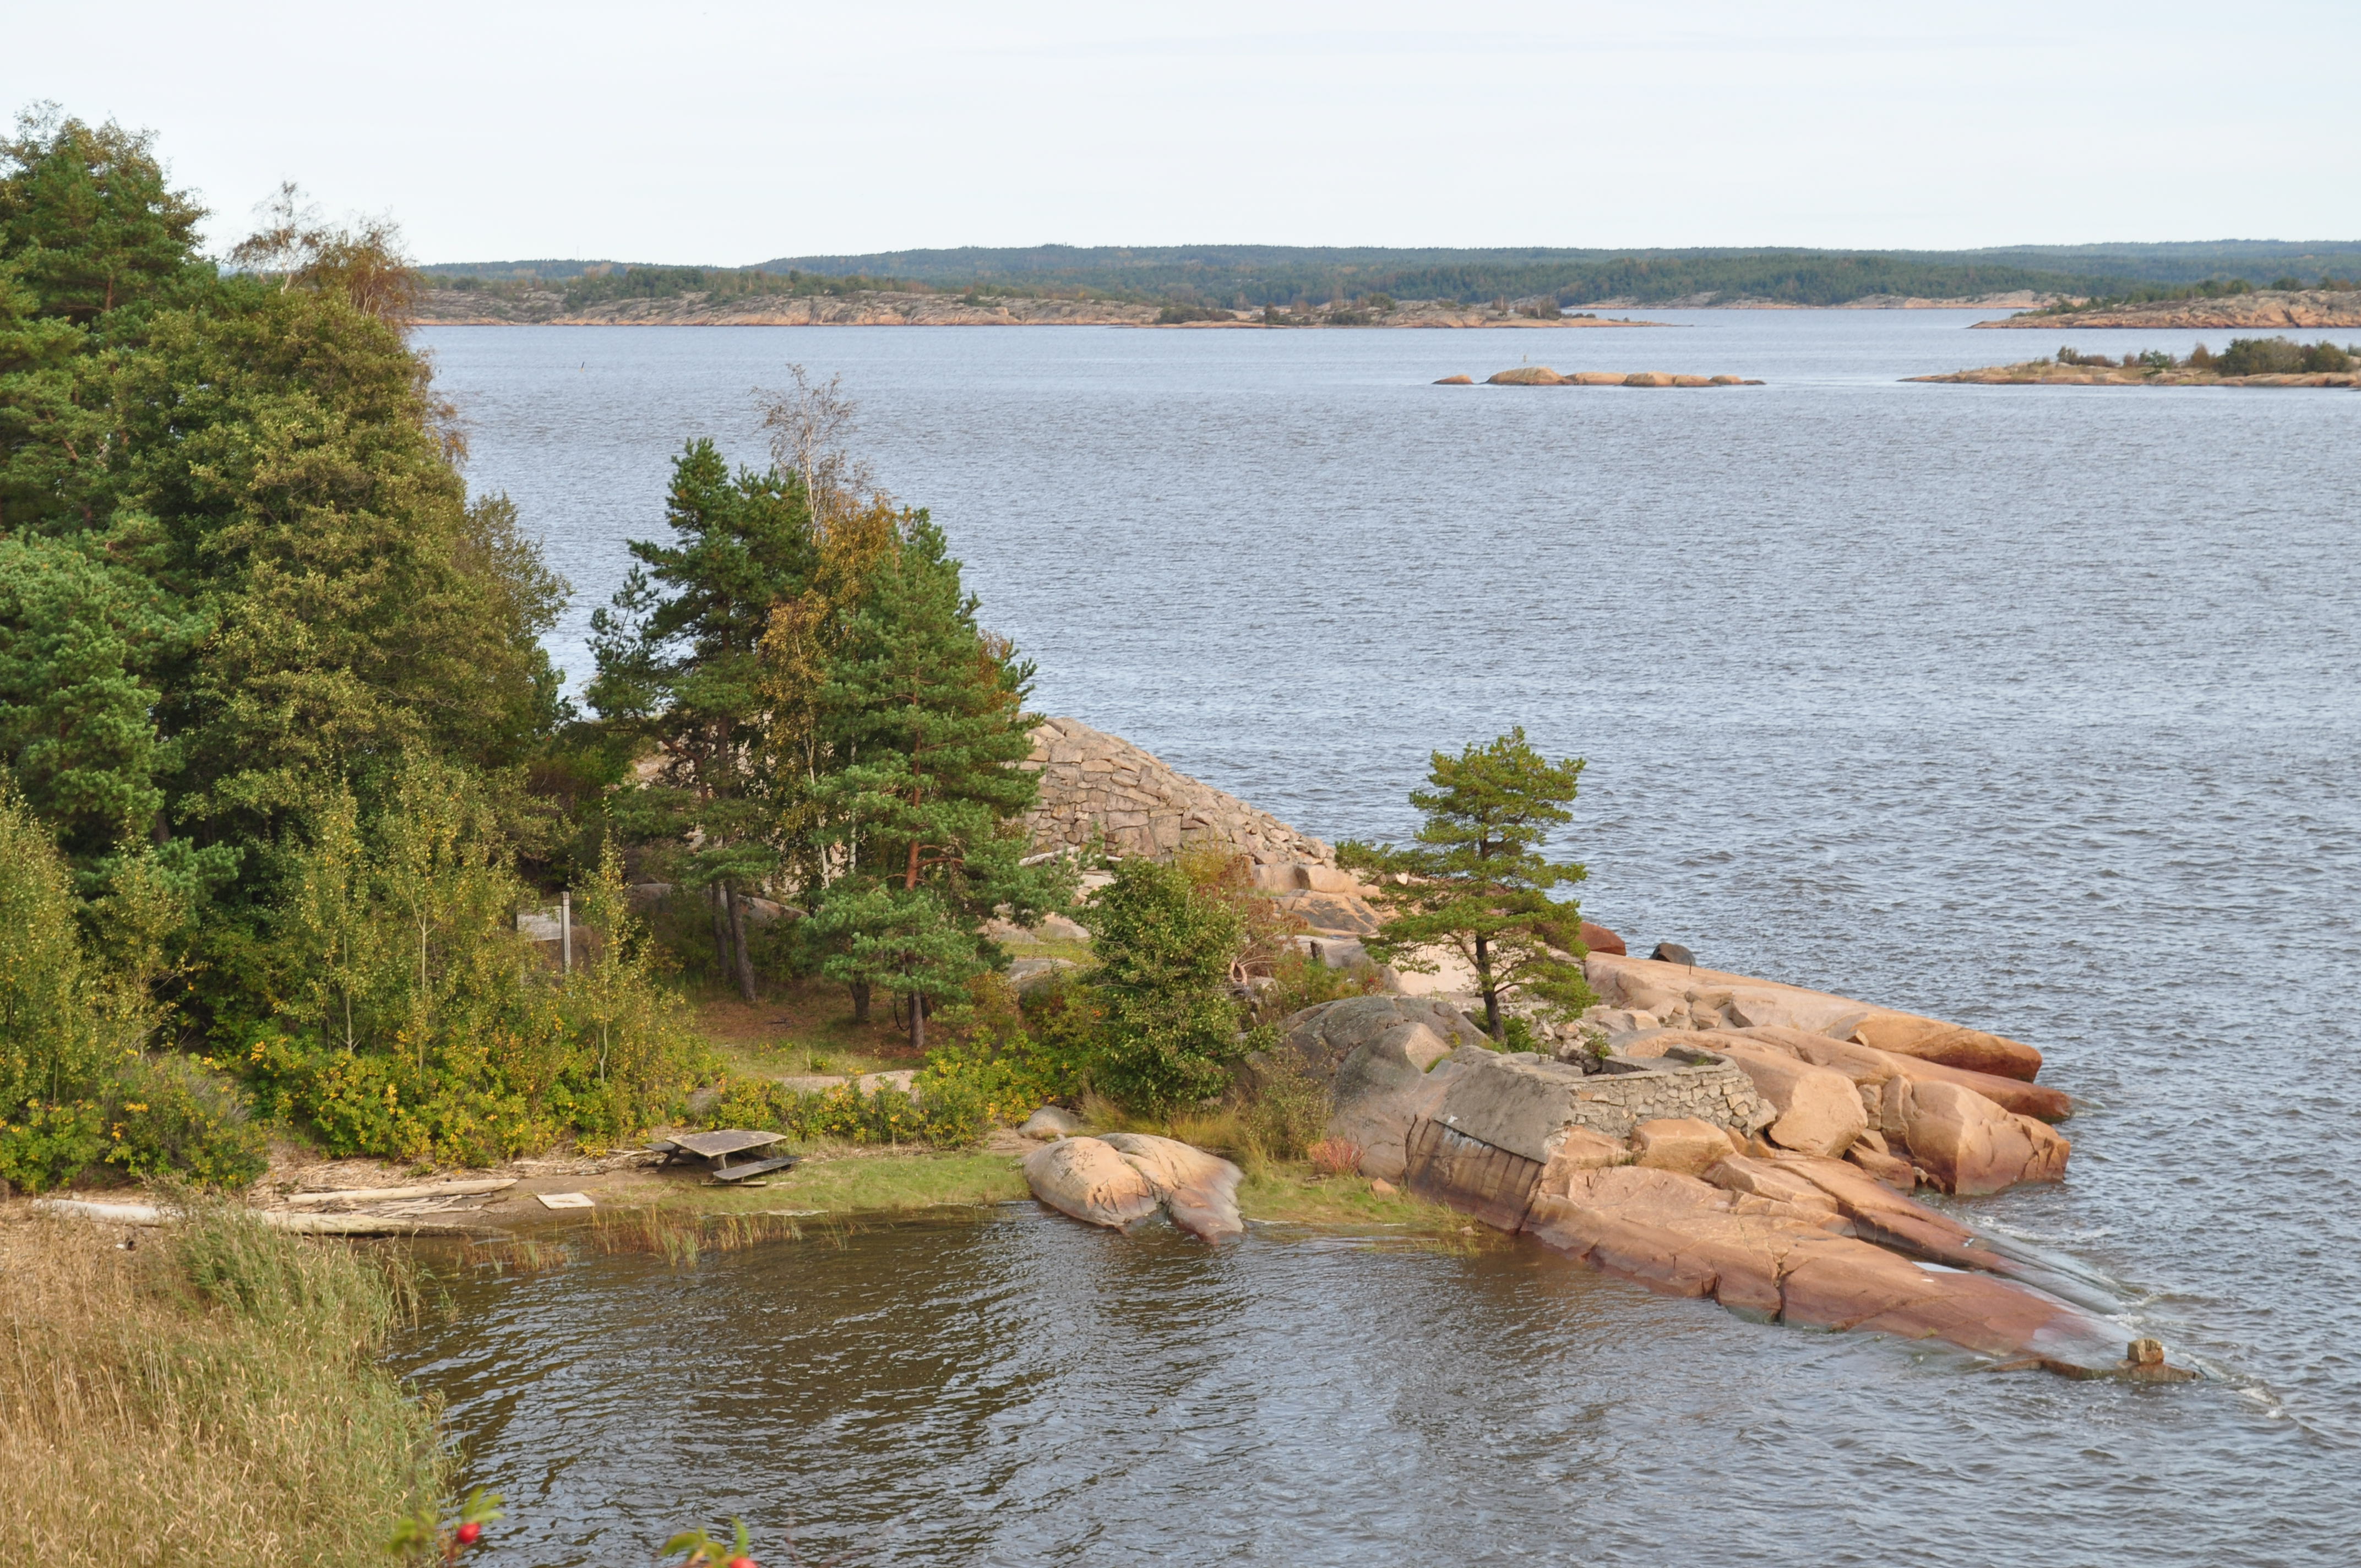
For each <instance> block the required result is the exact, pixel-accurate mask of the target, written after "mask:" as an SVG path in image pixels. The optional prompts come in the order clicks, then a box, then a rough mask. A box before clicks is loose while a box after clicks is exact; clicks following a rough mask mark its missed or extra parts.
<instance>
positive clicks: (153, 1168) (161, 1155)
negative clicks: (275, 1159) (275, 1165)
mask: <svg viewBox="0 0 2361 1568" xmlns="http://www.w3.org/2000/svg"><path fill="white" fill-rule="evenodd" d="M106 1111H107V1122H108V1126H107V1136H108V1140H109V1147H108V1148H107V1151H106V1161H107V1163H108V1164H109V1165H113V1166H117V1167H120V1168H122V1169H123V1171H124V1172H125V1173H126V1175H130V1176H136V1177H141V1178H156V1177H176V1178H180V1179H185V1180H187V1181H188V1182H190V1183H192V1184H193V1185H195V1186H198V1187H225V1188H237V1187H244V1186H246V1185H247V1184H248V1183H250V1182H252V1181H253V1180H255V1179H257V1178H258V1177H259V1176H261V1175H262V1173H263V1172H264V1171H265V1170H266V1169H268V1168H269V1165H270V1151H269V1140H267V1139H266V1138H265V1137H264V1136H263V1133H262V1129H261V1128H260V1127H258V1126H256V1125H255V1124H254V1123H253V1121H252V1119H251V1118H250V1117H249V1116H248V1115H247V1108H246V1102H245V1100H244V1098H243V1097H242V1096H240V1095H239V1093H238V1091H237V1086H236V1084H234V1083H232V1082H231V1081H230V1080H227V1079H225V1078H224V1077H222V1076H221V1075H220V1074H219V1073H215V1072H210V1071H208V1070H206V1069H204V1068H203V1066H201V1065H200V1064H198V1063H196V1062H193V1061H191V1060H190V1059H189V1058H186V1057H183V1056H177V1055H175V1056H167V1057H164V1058H161V1059H160V1060H158V1061H153V1062H148V1061H137V1062H134V1063H132V1064H131V1065H130V1066H129V1067H128V1068H127V1069H126V1070H125V1071H124V1072H123V1073H122V1074H121V1075H119V1076H118V1077H117V1078H116V1080H115V1083H114V1085H113V1086H112V1092H111V1093H110V1095H109V1103H108V1105H107V1107H106Z"/></svg>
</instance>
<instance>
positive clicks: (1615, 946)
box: [1582, 920, 1625, 958]
mask: <svg viewBox="0 0 2361 1568" xmlns="http://www.w3.org/2000/svg"><path fill="white" fill-rule="evenodd" d="M1582 945H1583V947H1584V948H1587V949H1588V950H1589V951H1591V952H1594V953H1608V954H1611V955H1613V956H1615V957H1617V958H1620V957H1622V956H1623V953H1624V951H1625V948H1624V946H1623V938H1620V937H1619V936H1617V935H1616V934H1615V933H1614V932H1612V931H1610V930H1609V929H1608V928H1607V927H1604V926H1598V925H1594V924H1592V923H1591V922H1590V921H1587V920H1586V921H1584V922H1583V923H1582Z"/></svg>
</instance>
